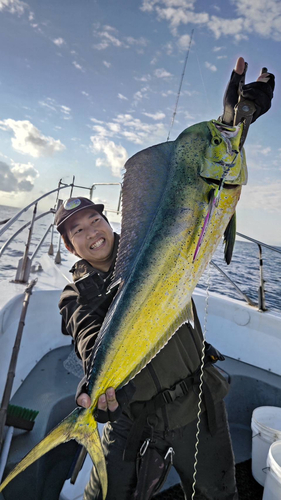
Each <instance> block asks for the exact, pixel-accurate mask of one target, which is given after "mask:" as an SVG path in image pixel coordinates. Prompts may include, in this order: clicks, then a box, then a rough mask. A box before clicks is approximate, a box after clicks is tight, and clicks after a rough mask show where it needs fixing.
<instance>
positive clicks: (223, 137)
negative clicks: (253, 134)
mask: <svg viewBox="0 0 281 500" xmlns="http://www.w3.org/2000/svg"><path fill="white" fill-rule="evenodd" d="M242 132H243V124H239V125H237V126H234V127H230V126H228V125H225V124H223V123H221V122H219V121H217V120H211V121H209V122H201V123H198V124H196V125H192V126H191V127H189V128H187V129H186V130H184V131H183V132H182V133H181V134H180V136H179V137H178V141H179V142H182V141H183V142H184V143H185V147H186V146H187V142H190V152H189V155H191V156H192V157H193V158H192V160H193V161H192V164H193V165H194V166H195V168H196V169H197V172H196V174H197V175H199V176H200V177H201V178H202V179H204V180H206V181H207V182H211V181H214V182H215V183H219V182H220V181H221V179H222V178H223V179H224V184H225V185H230V186H231V185H240V186H241V185H245V184H247V179H248V175H247V166H246V157H245V151H244V149H243V148H242V150H241V151H239V144H240V140H241V135H242Z"/></svg>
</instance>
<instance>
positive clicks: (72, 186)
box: [69, 175, 75, 198]
mask: <svg viewBox="0 0 281 500" xmlns="http://www.w3.org/2000/svg"><path fill="white" fill-rule="evenodd" d="M74 181H75V175H74V176H73V177H72V184H71V189H70V195H69V198H71V197H72V193H73V188H74Z"/></svg>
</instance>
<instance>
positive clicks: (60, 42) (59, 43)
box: [53, 38, 65, 47]
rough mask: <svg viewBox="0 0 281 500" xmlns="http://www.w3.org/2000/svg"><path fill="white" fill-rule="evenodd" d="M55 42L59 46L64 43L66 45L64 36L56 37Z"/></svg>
mask: <svg viewBox="0 0 281 500" xmlns="http://www.w3.org/2000/svg"><path fill="white" fill-rule="evenodd" d="M53 43H54V44H55V45H57V46H58V47H61V46H62V45H65V40H64V39H63V38H55V39H54V40H53Z"/></svg>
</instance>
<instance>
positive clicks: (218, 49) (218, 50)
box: [213, 46, 225, 52]
mask: <svg viewBox="0 0 281 500" xmlns="http://www.w3.org/2000/svg"><path fill="white" fill-rule="evenodd" d="M224 48H225V47H216V46H215V47H214V48H213V52H220V51H221V50H222V49H224Z"/></svg>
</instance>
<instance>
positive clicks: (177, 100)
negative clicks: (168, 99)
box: [167, 29, 194, 141]
mask: <svg viewBox="0 0 281 500" xmlns="http://www.w3.org/2000/svg"><path fill="white" fill-rule="evenodd" d="M193 33H194V29H193V30H192V31H191V35H190V40H189V44H188V49H187V53H186V56H185V61H184V65H183V71H182V75H181V80H180V86H179V90H178V93H177V99H176V105H175V109H174V112H173V116H172V121H171V125H170V130H169V132H168V137H167V141H169V140H170V134H171V130H172V128H173V125H174V121H175V117H176V114H177V109H178V103H179V98H180V93H181V88H182V82H183V79H184V74H185V68H186V63H187V59H188V56H189V51H190V47H191V42H192V37H193Z"/></svg>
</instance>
